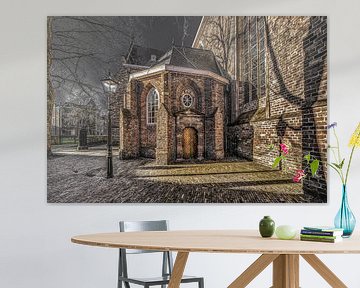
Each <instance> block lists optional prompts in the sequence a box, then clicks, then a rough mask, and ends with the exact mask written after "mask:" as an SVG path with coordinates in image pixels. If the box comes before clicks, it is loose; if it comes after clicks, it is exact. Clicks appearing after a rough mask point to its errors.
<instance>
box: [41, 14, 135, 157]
mask: <svg viewBox="0 0 360 288" xmlns="http://www.w3.org/2000/svg"><path fill="white" fill-rule="evenodd" d="M136 21H137V18H136V17H73V16H71V17H48V20H47V29H48V31H47V33H48V39H47V57H48V59H47V78H48V79H47V90H48V91H47V101H48V102H47V125H48V127H47V137H48V144H47V151H48V154H51V118H52V111H53V105H54V104H55V103H60V104H61V103H65V102H73V103H78V104H81V103H87V102H88V101H90V100H91V99H92V100H94V101H95V103H97V104H98V105H99V106H100V107H105V99H104V98H103V97H102V96H103V91H102V87H101V84H100V81H99V80H100V79H101V78H102V77H104V76H105V75H106V74H107V71H114V72H115V71H117V70H118V68H119V65H120V59H121V56H122V55H124V54H126V51H127V49H128V47H129V45H130V42H131V41H134V40H136V39H135V35H139V36H140V35H141V34H140V33H136V31H135V30H136ZM140 40H141V37H140V39H139V42H140Z"/></svg>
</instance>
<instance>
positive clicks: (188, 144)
mask: <svg viewBox="0 0 360 288" xmlns="http://www.w3.org/2000/svg"><path fill="white" fill-rule="evenodd" d="M197 147H198V135H197V131H196V129H194V128H192V127H187V128H185V129H184V132H183V158H184V159H195V158H197V154H198V149H197Z"/></svg>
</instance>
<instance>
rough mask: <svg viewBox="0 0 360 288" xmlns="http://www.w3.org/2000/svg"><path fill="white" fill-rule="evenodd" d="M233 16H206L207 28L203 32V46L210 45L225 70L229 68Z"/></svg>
mask: <svg viewBox="0 0 360 288" xmlns="http://www.w3.org/2000/svg"><path fill="white" fill-rule="evenodd" d="M233 18H234V17H232V16H212V17H209V18H208V20H207V21H208V25H209V26H208V27H209V28H208V30H207V33H206V34H205V38H204V40H205V43H204V45H205V47H211V50H212V51H213V52H214V54H215V56H216V57H217V59H218V61H219V62H220V64H221V65H222V67H223V68H224V70H225V71H229V69H230V59H231V53H232V50H233V44H234V41H235V33H234V25H235V23H234V19H233Z"/></svg>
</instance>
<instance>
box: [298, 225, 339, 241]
mask: <svg viewBox="0 0 360 288" xmlns="http://www.w3.org/2000/svg"><path fill="white" fill-rule="evenodd" d="M343 232H344V230H343V229H341V228H334V227H304V228H303V229H301V232H300V239H301V241H316V242H328V243H336V242H339V241H342V239H343V238H342V235H343Z"/></svg>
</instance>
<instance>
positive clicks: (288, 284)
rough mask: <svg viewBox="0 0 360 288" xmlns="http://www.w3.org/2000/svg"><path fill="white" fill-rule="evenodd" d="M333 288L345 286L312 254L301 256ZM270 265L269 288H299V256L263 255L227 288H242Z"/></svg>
mask: <svg viewBox="0 0 360 288" xmlns="http://www.w3.org/2000/svg"><path fill="white" fill-rule="evenodd" d="M301 256H302V257H303V258H304V259H305V260H306V262H308V263H309V264H310V265H311V266H312V267H313V268H314V269H315V270H316V272H318V273H319V274H320V276H321V277H323V278H324V280H325V281H326V282H327V283H328V284H329V285H330V286H331V287H333V288H346V287H347V286H346V285H345V284H344V283H343V282H342V281H341V280H340V279H339V278H338V277H337V276H336V275H335V274H334V273H333V272H332V271H331V270H330V269H329V268H328V267H327V266H326V265H325V264H324V263H323V262H322V261H321V260H320V259H319V258H318V257H317V256H315V255H314V254H302V255H301ZM270 263H273V286H272V287H271V288H299V254H278V255H276V254H275V255H273V254H263V255H261V256H260V257H259V258H258V259H257V260H256V261H255V262H254V263H253V264H251V265H250V266H249V267H248V268H247V269H246V270H245V271H244V272H243V273H242V274H241V275H240V276H239V277H238V278H236V280H235V281H234V282H232V283H231V284H230V285H229V286H228V288H244V287H246V286H247V285H248V284H249V283H250V282H251V281H252V280H253V279H254V278H255V277H256V276H257V275H259V274H260V273H261V272H262V271H263V270H264V269H265V268H266V267H267V266H268V265H270Z"/></svg>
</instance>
